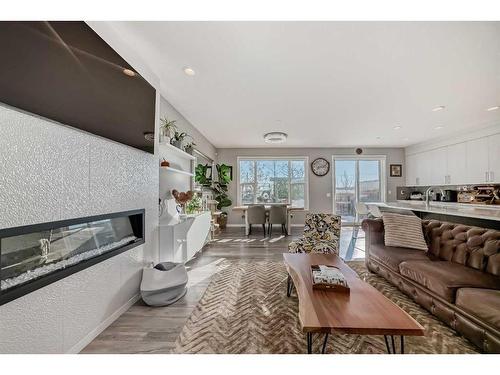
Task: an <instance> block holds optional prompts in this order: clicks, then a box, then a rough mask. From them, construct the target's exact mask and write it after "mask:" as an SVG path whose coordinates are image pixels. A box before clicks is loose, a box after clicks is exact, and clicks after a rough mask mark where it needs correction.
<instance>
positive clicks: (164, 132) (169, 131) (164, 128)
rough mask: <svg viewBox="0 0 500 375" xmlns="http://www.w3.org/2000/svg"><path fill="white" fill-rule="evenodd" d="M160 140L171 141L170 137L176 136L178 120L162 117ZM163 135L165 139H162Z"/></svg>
mask: <svg viewBox="0 0 500 375" xmlns="http://www.w3.org/2000/svg"><path fill="white" fill-rule="evenodd" d="M160 121H161V125H160V130H161V133H160V142H167V143H170V139H171V138H172V137H173V136H174V134H175V132H176V131H177V125H175V123H176V121H177V120H169V119H168V117H164V118H162V119H160ZM162 136H163V140H162V139H161V138H162Z"/></svg>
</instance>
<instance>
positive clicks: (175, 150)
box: [159, 143, 195, 160]
mask: <svg viewBox="0 0 500 375" xmlns="http://www.w3.org/2000/svg"><path fill="white" fill-rule="evenodd" d="M159 146H160V151H162V149H163V150H166V151H168V152H173V153H175V154H177V155H179V156H180V157H183V158H185V159H189V160H194V159H195V157H194V156H193V155H190V154H188V153H187V152H186V151H183V150H181V149H180V148H177V147H175V146H172V145H171V144H170V143H159ZM160 155H161V154H160Z"/></svg>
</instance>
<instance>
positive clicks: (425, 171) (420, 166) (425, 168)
mask: <svg viewBox="0 0 500 375" xmlns="http://www.w3.org/2000/svg"><path fill="white" fill-rule="evenodd" d="M415 156H416V158H415V163H416V171H417V175H416V182H417V185H428V184H429V181H430V179H431V168H432V159H431V155H430V153H429V152H422V153H420V154H416V155H415Z"/></svg>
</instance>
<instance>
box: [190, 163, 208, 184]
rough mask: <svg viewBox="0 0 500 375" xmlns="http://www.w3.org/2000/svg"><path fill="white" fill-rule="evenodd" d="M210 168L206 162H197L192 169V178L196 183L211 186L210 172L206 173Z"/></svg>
mask: <svg viewBox="0 0 500 375" xmlns="http://www.w3.org/2000/svg"><path fill="white" fill-rule="evenodd" d="M209 169H210V171H211V170H212V167H210V166H209V165H208V164H198V165H197V166H196V168H195V169H194V180H195V182H196V183H197V184H199V185H201V186H203V187H211V185H212V173H211V172H210V174H209V173H208V170H209Z"/></svg>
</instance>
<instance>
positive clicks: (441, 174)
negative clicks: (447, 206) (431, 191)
mask: <svg viewBox="0 0 500 375" xmlns="http://www.w3.org/2000/svg"><path fill="white" fill-rule="evenodd" d="M493 182H495V183H500V133H498V134H493V135H490V136H486V137H482V138H477V139H473V140H470V141H464V142H460V143H457V144H453V145H449V146H443V147H440V148H437V149H434V150H429V151H422V152H418V153H415V154H410V155H406V185H407V186H429V185H464V184H483V183H493Z"/></svg>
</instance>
